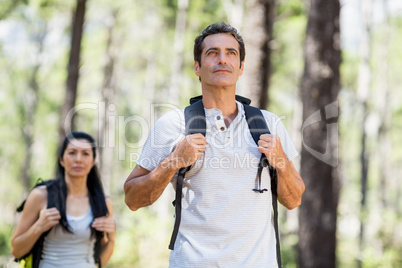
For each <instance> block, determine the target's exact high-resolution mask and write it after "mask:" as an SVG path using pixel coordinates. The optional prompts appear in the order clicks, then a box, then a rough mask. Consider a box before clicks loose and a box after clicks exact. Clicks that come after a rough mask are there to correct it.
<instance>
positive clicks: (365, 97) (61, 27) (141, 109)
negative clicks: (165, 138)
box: [0, 0, 402, 268]
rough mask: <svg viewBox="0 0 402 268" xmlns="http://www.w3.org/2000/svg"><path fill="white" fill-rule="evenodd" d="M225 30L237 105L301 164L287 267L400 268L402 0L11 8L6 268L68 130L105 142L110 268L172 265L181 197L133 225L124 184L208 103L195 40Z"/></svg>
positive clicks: (0, 173)
mask: <svg viewBox="0 0 402 268" xmlns="http://www.w3.org/2000/svg"><path fill="white" fill-rule="evenodd" d="M220 21H226V22H228V23H230V24H232V25H233V26H235V27H237V28H238V29H239V30H240V33H241V34H242V35H243V37H244V39H245V43H246V53H247V54H246V65H245V73H244V75H243V76H242V77H241V78H240V80H239V83H238V88H239V92H238V94H240V95H243V96H246V97H250V98H251V99H252V101H253V102H252V103H253V104H254V105H257V106H259V107H261V108H264V109H268V110H270V111H272V112H274V113H275V114H277V115H279V116H280V117H281V119H282V120H283V122H284V124H285V126H286V127H287V129H288V131H289V133H290V134H291V136H292V138H293V140H294V142H295V144H296V146H297V148H298V150H299V151H300V152H301V157H299V158H298V159H296V161H295V164H296V166H297V167H298V168H300V169H301V175H302V177H303V178H304V180H305V182H306V186H307V188H306V193H305V195H304V197H303V204H302V206H301V207H300V208H298V209H295V210H292V211H286V210H285V209H283V208H282V207H281V208H280V212H279V220H280V231H281V247H282V259H283V265H284V267H286V268H288V267H289V268H290V267H376V268H377V267H402V256H401V254H400V252H401V251H402V235H401V232H400V231H399V232H398V231H397V230H401V229H402V228H401V227H402V226H401V225H402V218H401V210H402V200H401V190H402V186H401V184H400V183H399V178H398V176H399V175H400V174H402V166H401V165H400V163H401V161H402V150H401V149H398V144H399V142H400V141H401V139H402V138H401V135H400V133H401V128H402V105H401V104H402V98H401V94H402V92H401V90H399V87H400V84H401V82H402V76H401V74H400V73H401V71H400V70H401V69H402V49H401V46H400V44H401V43H402V5H401V3H400V1H399V0H360V1H359V0H344V1H341V2H340V3H339V1H333V0H330V1H327V0H321V1H319V0H311V1H301V0H287V1H279V0H276V1H274V0H271V1H269V0H265V1H264V0H249V1H245V0H220V1H212V0H205V1H191V0H148V1H141V0H131V1H127V0H120V1H109V0H98V1H89V0H88V1H85V0H77V1H61V0H31V1H28V0H1V1H0V70H1V71H0V114H1V119H0V130H1V131H0V141H1V142H0V144H1V146H0V185H1V188H0V215H1V217H0V266H1V267H15V265H16V264H15V263H14V262H13V258H12V256H11V254H10V238H11V234H12V232H13V229H14V227H15V225H16V222H17V221H18V218H19V215H18V213H16V212H15V208H16V207H17V205H19V203H20V202H21V201H22V200H23V199H24V198H25V197H26V196H27V194H28V192H29V190H30V189H31V187H32V186H33V185H34V183H35V181H36V180H37V179H38V178H42V179H51V178H53V177H54V174H55V166H56V154H57V149H58V147H59V141H60V137H61V136H63V135H64V134H65V132H66V131H68V130H69V129H77V130H81V131H85V132H88V133H91V134H92V135H93V136H94V137H95V138H96V139H97V140H98V143H99V147H100V150H99V151H100V157H99V159H98V164H99V167H100V170H101V172H102V179H103V183H104V186H105V189H106V192H107V194H109V195H110V196H111V197H112V199H113V200H114V210H115V218H116V221H117V240H116V245H115V252H114V254H113V256H112V259H111V261H110V263H109V264H108V265H107V267H123V268H124V267H167V265H168V256H169V250H168V249H167V245H168V240H169V238H170V233H171V230H172V226H173V214H174V213H173V207H172V206H171V201H172V200H173V190H172V189H171V188H170V187H169V189H167V190H166V191H165V193H164V194H163V195H162V197H161V198H160V199H159V200H158V201H157V202H156V203H155V204H153V205H152V206H150V207H147V208H142V209H140V210H139V211H137V212H132V211H130V210H129V209H128V208H127V207H126V205H125V204H124V192H123V184H124V181H125V179H126V178H127V176H128V174H129V173H130V172H131V170H132V169H133V167H134V166H135V161H136V159H137V158H138V156H139V154H140V152H141V148H142V145H143V143H144V141H145V138H146V136H147V133H148V131H149V129H150V127H151V126H152V125H153V123H154V122H155V120H156V119H157V118H159V117H160V115H161V114H163V113H164V112H166V111H167V110H169V109H174V108H184V107H185V106H186V105H187V103H188V99H189V98H190V97H192V96H195V95H199V94H200V93H201V91H200V83H199V81H198V78H197V77H196V76H195V75H194V72H193V54H192V49H193V41H194V38H195V37H196V36H197V35H198V34H199V33H200V32H201V30H202V29H204V28H205V27H206V26H207V25H209V24H211V23H213V22H220ZM80 25H81V27H80ZM321 26H323V27H321ZM320 27H321V28H320ZM317 29H321V30H317ZM312 40H313V41H312ZM326 40H329V42H325V41H326ZM317 48H318V49H317ZM317 51H319V52H323V53H318V54H314V53H315V52H317ZM324 52H325V53H324ZM328 58H330V59H331V60H328V62H326V59H328ZM332 59H333V60H332ZM315 64H316V65H315ZM317 64H318V65H317ZM312 66H313V68H311V67H312ZM314 66H318V67H317V68H316V69H314ZM309 70H315V71H312V72H311V71H309ZM321 82H323V83H321ZM312 101H313V102H312ZM73 108H75V109H73ZM68 112H70V113H68ZM73 115H74V116H73ZM66 118H67V119H66ZM323 118H324V119H323ZM398 133H399V134H398ZM312 137H313V138H312Z"/></svg>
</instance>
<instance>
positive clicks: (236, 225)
mask: <svg viewBox="0 0 402 268" xmlns="http://www.w3.org/2000/svg"><path fill="white" fill-rule="evenodd" d="M244 57H245V49H244V43H243V40H242V38H241V36H240V35H239V34H238V32H237V30H236V29H235V28H233V27H231V26H229V25H227V24H225V23H219V24H212V25H210V26H208V27H207V28H206V29H205V30H204V31H203V32H202V34H201V35H200V36H198V37H197V38H196V40H195V45H194V60H195V62H194V71H195V74H196V75H197V76H199V79H200V81H201V87H202V95H203V100H202V102H203V105H204V108H205V114H206V122H207V132H206V137H204V136H203V135H202V134H193V135H188V136H185V122H184V115H183V111H172V112H170V113H168V114H166V115H164V116H162V117H161V118H160V119H159V120H158V121H157V122H156V124H155V126H154V127H153V129H152V130H151V132H150V134H149V137H148V140H147V142H146V144H145V145H144V148H143V151H142V154H141V157H140V158H139V160H138V161H137V166H136V167H135V168H134V170H133V171H132V173H131V174H130V175H129V177H128V178H127V181H126V183H125V185H124V190H125V194H126V197H125V201H126V204H127V205H128V207H129V208H130V209H132V210H134V211H135V210H137V209H139V208H141V207H145V206H148V205H151V204H152V203H153V202H155V201H156V200H157V199H158V198H159V196H160V195H161V194H162V192H163V191H164V189H165V188H166V186H167V185H168V184H169V183H170V182H174V181H175V179H176V176H177V175H176V173H177V171H178V170H179V169H180V168H182V167H186V166H190V165H193V168H192V169H190V171H189V172H188V173H187V174H186V178H185V180H184V185H183V199H182V217H181V218H182V220H181V224H180V228H179V234H178V236H177V240H176V242H175V249H174V250H173V251H172V252H171V254H170V267H186V268H188V267H191V268H194V267H202V268H204V267H230V268H232V267H242V268H243V267H278V264H277V260H276V248H275V243H276V240H275V231H274V227H273V224H272V211H271V207H272V200H271V192H270V191H266V192H264V193H258V192H255V191H252V189H253V188H254V186H255V184H256V174H257V167H258V163H259V159H260V156H261V154H265V155H266V156H267V159H268V161H269V163H270V164H271V165H272V166H273V167H275V168H276V170H277V174H278V178H277V180H278V182H277V193H278V200H279V202H280V203H281V204H283V205H284V206H285V207H286V208H288V209H293V208H295V207H297V206H299V205H300V203H301V196H302V194H303V192H304V183H303V181H302V179H301V177H300V175H299V174H298V172H297V171H296V169H295V167H294V165H293V163H292V162H291V160H292V159H294V158H295V157H296V156H297V151H296V149H295V148H294V145H293V143H292V141H291V140H290V137H289V135H288V133H287V132H286V130H285V128H284V126H283V124H282V123H281V121H280V120H279V118H278V117H277V116H276V115H274V114H272V113H270V112H268V111H262V112H263V115H264V117H265V119H266V122H267V124H268V127H269V129H270V131H271V133H272V134H265V135H261V136H260V140H259V141H258V145H257V144H255V142H254V140H253V139H252V137H251V134H250V131H249V129H248V125H247V121H246V118H245V114H244V109H243V105H242V104H241V103H239V102H237V101H236V100H235V91H236V82H237V80H238V78H239V76H240V75H242V73H243V68H244ZM261 187H262V188H266V189H270V179H269V174H268V172H263V176H262V186H261Z"/></svg>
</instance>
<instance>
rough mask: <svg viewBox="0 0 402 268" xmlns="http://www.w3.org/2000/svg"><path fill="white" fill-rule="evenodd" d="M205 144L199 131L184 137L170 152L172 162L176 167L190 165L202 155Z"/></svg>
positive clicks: (205, 141)
mask: <svg viewBox="0 0 402 268" xmlns="http://www.w3.org/2000/svg"><path fill="white" fill-rule="evenodd" d="M206 146H207V140H206V139H205V137H204V136H203V135H202V134H200V133H197V134H192V135H188V136H186V137H184V138H183V139H182V140H181V141H180V142H179V143H178V144H177V146H176V148H175V150H174V151H173V153H172V154H171V157H172V160H173V163H174V164H175V165H176V167H177V168H182V167H187V166H191V165H192V164H193V163H194V162H195V161H196V160H197V159H198V158H200V157H201V156H202V154H203V153H204V151H205V148H206Z"/></svg>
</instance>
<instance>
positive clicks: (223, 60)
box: [219, 51, 227, 65]
mask: <svg viewBox="0 0 402 268" xmlns="http://www.w3.org/2000/svg"><path fill="white" fill-rule="evenodd" d="M219 63H220V64H221V65H226V63H227V60H226V53H225V52H224V51H221V52H220V53H219Z"/></svg>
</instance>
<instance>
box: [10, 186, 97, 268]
mask: <svg viewBox="0 0 402 268" xmlns="http://www.w3.org/2000/svg"><path fill="white" fill-rule="evenodd" d="M42 185H45V186H46V189H47V208H52V207H56V208H59V207H60V206H59V203H60V202H59V199H58V192H59V187H58V185H57V184H56V181H55V180H48V181H42V180H41V179H39V180H38V182H37V183H36V184H35V186H34V187H33V188H36V187H38V186H42ZM25 202H26V200H24V201H23V202H22V203H21V205H20V206H19V207H18V208H17V212H21V211H22V210H23V209H24V206H25ZM50 230H51V229H50ZM50 230H48V231H46V232H44V233H43V234H42V235H41V236H40V237H39V239H38V240H37V241H36V242H35V244H34V246H33V247H32V249H31V250H30V252H28V253H27V254H26V255H25V256H23V257H21V258H19V259H15V261H16V262H21V261H22V260H26V259H27V258H28V257H29V258H32V260H31V261H32V266H31V267H32V268H38V267H39V264H40V260H41V256H42V250H43V242H44V240H45V236H46V235H48V234H49V232H50ZM102 236H103V234H102V233H101V232H98V231H97V232H96V242H95V251H94V259H95V263H98V266H99V268H100V267H101V262H100V257H99V256H100V245H101V239H102ZM30 255H31V256H30Z"/></svg>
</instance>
